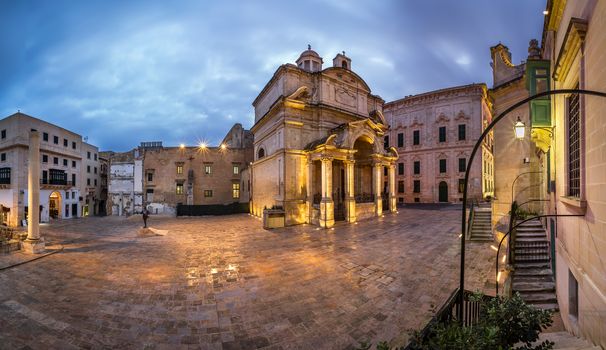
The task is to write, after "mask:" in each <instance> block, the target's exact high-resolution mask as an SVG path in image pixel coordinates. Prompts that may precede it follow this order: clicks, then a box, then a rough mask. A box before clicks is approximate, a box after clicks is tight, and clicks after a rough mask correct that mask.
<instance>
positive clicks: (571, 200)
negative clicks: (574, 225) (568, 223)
mask: <svg viewBox="0 0 606 350" xmlns="http://www.w3.org/2000/svg"><path fill="white" fill-rule="evenodd" d="M560 202H562V203H564V204H566V205H567V206H569V207H572V208H574V209H577V210H581V211H583V213H584V212H585V211H586V210H587V201H585V200H582V199H579V198H576V197H565V196H561V197H560Z"/></svg>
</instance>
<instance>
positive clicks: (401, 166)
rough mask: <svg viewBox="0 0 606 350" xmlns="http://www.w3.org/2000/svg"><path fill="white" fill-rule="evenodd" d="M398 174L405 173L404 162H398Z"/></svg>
mask: <svg viewBox="0 0 606 350" xmlns="http://www.w3.org/2000/svg"><path fill="white" fill-rule="evenodd" d="M398 175H404V163H398Z"/></svg>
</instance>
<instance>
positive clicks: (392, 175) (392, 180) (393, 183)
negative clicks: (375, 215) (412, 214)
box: [389, 163, 396, 213]
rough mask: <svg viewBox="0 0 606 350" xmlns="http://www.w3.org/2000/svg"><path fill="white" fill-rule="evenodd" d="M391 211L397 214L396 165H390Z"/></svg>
mask: <svg viewBox="0 0 606 350" xmlns="http://www.w3.org/2000/svg"><path fill="white" fill-rule="evenodd" d="M389 211H390V212H392V213H395V212H396V165H395V164H393V163H392V164H390V165H389Z"/></svg>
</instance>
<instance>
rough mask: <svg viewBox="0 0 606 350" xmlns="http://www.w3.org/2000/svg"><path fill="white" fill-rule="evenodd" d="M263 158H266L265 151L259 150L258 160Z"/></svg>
mask: <svg viewBox="0 0 606 350" xmlns="http://www.w3.org/2000/svg"><path fill="white" fill-rule="evenodd" d="M263 157H265V149H263V148H259V151H257V159H261V158H263Z"/></svg>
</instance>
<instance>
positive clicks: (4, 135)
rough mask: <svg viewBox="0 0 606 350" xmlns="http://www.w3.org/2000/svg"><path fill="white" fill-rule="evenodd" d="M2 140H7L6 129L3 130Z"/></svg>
mask: <svg viewBox="0 0 606 350" xmlns="http://www.w3.org/2000/svg"><path fill="white" fill-rule="evenodd" d="M2 138H3V139H5V138H6V129H4V130H2Z"/></svg>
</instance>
